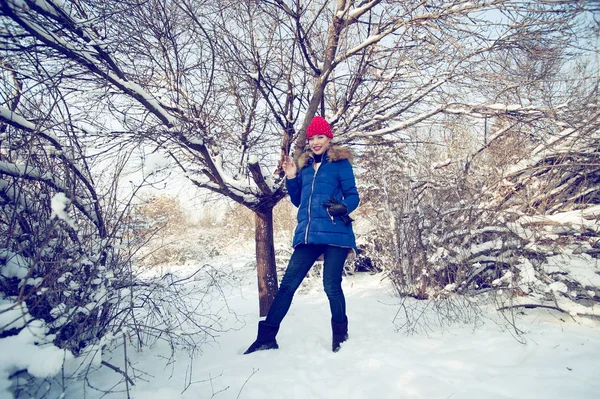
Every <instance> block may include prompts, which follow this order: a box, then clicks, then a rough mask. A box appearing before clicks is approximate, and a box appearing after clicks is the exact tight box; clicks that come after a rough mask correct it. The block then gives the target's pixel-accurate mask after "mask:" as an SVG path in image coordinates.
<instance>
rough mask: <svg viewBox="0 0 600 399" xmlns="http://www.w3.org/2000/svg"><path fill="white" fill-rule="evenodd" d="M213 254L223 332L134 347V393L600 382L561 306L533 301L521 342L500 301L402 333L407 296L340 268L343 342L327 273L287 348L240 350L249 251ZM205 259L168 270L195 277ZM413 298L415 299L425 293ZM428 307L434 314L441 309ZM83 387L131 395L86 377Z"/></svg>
mask: <svg viewBox="0 0 600 399" xmlns="http://www.w3.org/2000/svg"><path fill="white" fill-rule="evenodd" d="M210 261H211V263H212V265H213V266H215V268H216V269H218V270H222V271H229V272H230V273H233V274H235V276H236V277H235V278H234V279H232V281H230V282H229V283H227V284H224V283H222V284H220V287H219V290H221V291H222V292H223V298H221V299H220V300H216V301H215V302H214V303H212V304H211V309H214V311H215V312H217V311H218V310H219V309H221V310H223V309H226V311H221V313H220V314H221V317H222V328H221V329H220V330H222V332H221V333H219V334H218V336H217V337H216V339H215V341H214V342H211V341H209V342H208V343H206V344H205V345H204V346H203V347H202V353H201V354H200V355H199V356H197V357H196V358H193V359H190V358H189V357H188V356H187V355H186V354H183V353H180V354H179V355H178V356H177V358H176V360H177V361H176V362H175V363H174V364H172V363H170V362H169V360H168V358H169V356H168V354H169V348H168V347H166V346H165V347H155V348H154V349H152V350H147V349H146V350H144V351H140V352H135V351H131V352H130V356H131V357H132V360H133V362H134V364H136V367H137V368H138V369H140V370H143V371H144V372H146V373H149V374H150V375H151V376H152V377H151V378H145V379H144V380H139V379H138V380H136V385H135V386H134V387H132V388H131V389H132V391H131V394H132V398H142V399H154V398H155V399H159V398H160V399H175V398H178V399H179V398H183V399H187V398H190V399H191V398H194V399H203V398H206V399H208V398H213V397H215V398H223V399H226V398H238V397H239V398H245V399H263V398H281V397H285V398H286V399H295V398H298V399H305V398H327V399H347V398H354V399H361V398H368V399H372V398H407V399H418V398H423V399H425V398H427V399H429V398H453V399H481V398H486V399H487V398H490V399H508V398H545V399H553V398H556V399H559V398H560V399H564V398H595V397H596V395H597V392H598V390H600V380H598V378H597V376H596V370H597V359H598V357H599V356H600V334H598V324H597V322H594V321H589V322H588V323H581V322H580V323H578V322H575V321H573V319H571V318H570V317H569V316H566V317H565V315H564V314H560V313H552V312H551V311H548V310H539V309H531V310H529V309H527V310H526V313H527V314H526V315H524V316H520V318H519V320H518V322H517V323H518V327H519V328H520V329H522V330H524V331H525V335H523V336H521V338H520V339H524V340H525V341H526V344H522V343H520V342H519V341H518V340H517V339H515V338H514V337H513V335H512V334H511V333H510V331H509V330H510V326H508V325H506V324H505V323H503V322H502V319H501V318H499V317H497V314H496V312H495V311H494V310H493V309H490V308H486V307H484V316H485V317H486V318H489V319H487V320H483V321H485V322H482V323H479V325H478V326H477V327H475V326H474V325H473V324H468V323H467V324H460V323H459V324H456V325H449V326H446V327H445V328H443V329H442V328H436V327H433V328H432V329H430V330H428V331H427V333H425V332H420V333H417V334H413V335H406V334H404V333H403V332H401V331H398V327H397V325H399V324H402V323H403V322H404V320H403V317H404V316H403V313H401V312H400V313H399V311H400V309H401V308H400V301H401V299H400V298H397V297H395V296H394V295H393V289H392V287H391V286H390V284H389V282H388V281H387V280H382V275H362V274H357V275H354V276H347V277H345V278H344V282H343V287H344V291H345V294H346V299H347V308H348V317H349V329H350V339H349V340H348V341H347V342H346V343H344V344H343V346H342V349H341V351H340V352H338V353H332V352H331V335H330V334H331V332H330V325H329V320H330V314H329V306H328V302H327V299H326V296H325V294H324V292H323V289H322V286H321V282H320V281H319V280H318V279H314V278H313V280H309V281H308V282H307V284H306V285H303V286H302V287H301V289H300V290H299V292H298V293H297V294H296V296H295V299H294V302H293V304H292V307H291V309H290V311H289V313H288V315H287V317H286V318H285V319H284V321H283V323H282V325H281V330H280V332H279V335H278V337H277V339H278V342H279V346H280V349H278V350H271V351H260V352H256V353H253V354H250V355H243V352H244V350H245V349H246V348H247V347H248V346H249V345H250V344H251V343H252V341H253V340H254V339H255V337H256V323H257V322H258V320H259V318H258V317H257V309H258V303H257V287H256V275H255V270H254V268H253V267H252V266H251V264H252V261H253V254H252V253H251V251H247V252H243V253H230V254H225V255H223V256H222V257H221V258H218V259H216V258H215V259H211V260H210ZM199 264H200V262H198V264H189V265H187V266H181V267H179V268H177V267H171V268H169V270H170V272H174V273H177V274H179V275H181V276H189V275H190V274H191V273H193V271H194V270H195V269H196V268H197V267H198V265H199ZM190 284H195V282H191V283H190ZM452 288H453V287H448V289H449V290H451V289H452ZM555 288H559V287H558V286H556V287H555ZM408 303H409V305H410V306H414V308H415V309H417V308H418V307H419V306H420V305H424V304H426V302H425V301H416V300H409V301H408ZM428 313H429V317H430V318H431V319H435V317H437V316H438V315H437V314H436V313H435V312H434V311H429V312H428ZM394 320H396V324H394ZM98 352H99V351H98V350H97V347H96V348H95V350H94V353H93V354H91V355H90V356H95V357H94V361H95V363H96V364H99V361H100V359H99V358H98V356H99V355H98ZM90 353H91V352H90ZM122 356H123V353H122V348H121V347H118V346H117V349H116V350H115V351H114V353H104V354H102V358H103V359H106V360H107V361H108V362H109V363H111V364H115V365H119V361H120V359H122ZM163 356H164V357H163ZM121 369H122V365H121ZM190 373H191V374H190ZM88 377H89V379H90V383H91V384H92V385H94V386H97V387H101V388H105V389H109V388H111V387H112V384H113V383H114V382H115V381H117V380H118V379H120V377H121V376H120V375H119V374H117V373H115V372H114V371H112V370H110V369H108V368H106V367H103V368H100V369H99V371H97V372H95V373H91V374H90V375H89V376H88ZM540 379H543V384H540ZM186 381H187V382H186ZM85 395H86V396H85V397H86V398H100V397H105V398H122V397H124V394H123V393H122V392H119V393H114V394H109V395H106V396H103V393H101V392H94V391H90V390H89V388H88V390H87V391H86V392H85ZM66 397H83V388H82V387H81V384H80V385H78V386H72V387H70V388H69V389H68V390H67V392H66Z"/></svg>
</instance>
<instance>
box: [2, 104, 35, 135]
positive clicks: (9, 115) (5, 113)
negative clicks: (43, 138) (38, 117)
mask: <svg viewBox="0 0 600 399" xmlns="http://www.w3.org/2000/svg"><path fill="white" fill-rule="evenodd" d="M0 118H3V119H5V120H7V121H12V122H13V123H15V124H16V125H19V126H21V127H23V128H24V129H28V130H35V124H33V123H31V122H29V121H28V120H27V119H25V118H23V117H22V116H20V115H18V114H15V113H14V112H13V111H11V110H10V109H8V108H6V107H2V106H0Z"/></svg>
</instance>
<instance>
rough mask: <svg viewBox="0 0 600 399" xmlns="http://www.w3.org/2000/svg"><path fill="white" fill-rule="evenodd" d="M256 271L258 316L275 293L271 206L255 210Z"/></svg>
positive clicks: (275, 279)
mask: <svg viewBox="0 0 600 399" xmlns="http://www.w3.org/2000/svg"><path fill="white" fill-rule="evenodd" d="M255 215H256V233H255V242H256V273H257V275H258V303H259V309H260V310H259V311H260V317H263V316H266V315H267V313H268V312H269V308H270V307H271V303H272V302H273V298H275V294H276V293H277V268H276V265H275V244H274V242H273V208H272V207H271V208H267V209H261V211H260V212H256V213H255Z"/></svg>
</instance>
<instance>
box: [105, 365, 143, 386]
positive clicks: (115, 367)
mask: <svg viewBox="0 0 600 399" xmlns="http://www.w3.org/2000/svg"><path fill="white" fill-rule="evenodd" d="M101 364H102V365H103V366H106V367H108V368H109V369H112V370H113V371H116V372H117V373H119V374H121V375H123V377H125V378H126V379H127V381H128V382H129V383H130V384H131V385H135V384H134V383H133V380H132V379H131V378H129V376H128V375H127V374H126V373H125V372H124V371H123V370H121V369H120V368H118V367H117V366H113V365H112V364H110V363H108V362H107V361H104V360H103V361H102V363H101Z"/></svg>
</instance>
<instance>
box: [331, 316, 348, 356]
mask: <svg viewBox="0 0 600 399" xmlns="http://www.w3.org/2000/svg"><path fill="white" fill-rule="evenodd" d="M331 330H332V331H333V340H332V343H331V350H332V351H334V352H337V351H339V350H340V348H341V346H342V342H344V341H346V340H347V339H348V318H347V317H346V321H344V322H343V323H336V322H334V321H333V320H331Z"/></svg>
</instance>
